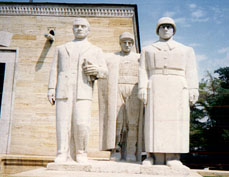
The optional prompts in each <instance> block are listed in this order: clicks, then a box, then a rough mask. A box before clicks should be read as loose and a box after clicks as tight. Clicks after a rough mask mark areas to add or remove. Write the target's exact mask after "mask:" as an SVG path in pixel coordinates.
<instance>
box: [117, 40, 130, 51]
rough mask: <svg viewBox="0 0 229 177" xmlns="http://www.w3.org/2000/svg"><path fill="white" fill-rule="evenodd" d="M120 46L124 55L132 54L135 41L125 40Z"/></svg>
mask: <svg viewBox="0 0 229 177" xmlns="http://www.w3.org/2000/svg"><path fill="white" fill-rule="evenodd" d="M120 46H121V48H122V51H123V52H124V53H130V51H131V49H132V47H133V41H132V40H131V39H123V40H121V41H120Z"/></svg>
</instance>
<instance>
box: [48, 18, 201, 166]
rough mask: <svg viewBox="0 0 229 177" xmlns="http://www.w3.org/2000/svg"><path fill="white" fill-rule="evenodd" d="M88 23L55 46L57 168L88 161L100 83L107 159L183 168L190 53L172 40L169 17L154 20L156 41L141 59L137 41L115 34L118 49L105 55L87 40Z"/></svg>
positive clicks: (192, 68)
mask: <svg viewBox="0 0 229 177" xmlns="http://www.w3.org/2000/svg"><path fill="white" fill-rule="evenodd" d="M89 32H90V24H89V22H88V21H87V19H85V18H76V19H75V21H74V23H73V33H74V36H75V39H74V40H73V41H71V42H68V43H66V44H63V45H61V46H58V47H57V48H56V52H55V57H54V60H53V63H52V67H51V72H50V79H49V85H48V99H49V101H50V103H51V104H52V105H54V104H56V135H57V156H56V159H55V163H69V162H70V163H71V162H74V161H76V162H78V163H87V160H88V159H87V147H88V137H89V130H90V117H91V104H92V94H93V85H94V82H95V80H97V79H98V93H99V117H100V118H99V121H100V127H99V130H100V149H101V150H105V151H111V156H110V160H115V161H120V160H126V161H129V162H134V161H137V160H138V161H141V156H142V152H146V154H147V157H146V158H145V159H143V162H142V163H143V164H144V165H153V164H167V165H168V166H183V164H182V163H181V162H180V160H179V154H180V153H187V152H189V122H190V120H189V105H190V104H194V103H195V102H196V101H197V99H198V78H197V66H196V59H195V54H194V51H193V49H192V48H191V47H188V46H185V45H183V44H181V43H178V42H176V41H174V40H173V35H174V34H175V33H176V25H175V23H174V20H173V19H171V18H169V17H162V18H160V19H159V21H158V24H157V27H156V34H157V35H158V36H159V40H158V41H156V42H155V43H153V44H152V45H149V46H146V47H145V48H144V49H143V50H142V52H141V56H140V54H137V53H135V52H133V51H132V47H133V46H134V41H135V39H134V36H133V35H132V34H131V33H129V32H124V33H122V34H121V35H120V38H119V43H120V47H121V51H120V52H117V53H114V54H113V53H112V54H104V53H103V52H102V50H101V49H100V48H98V47H96V46H94V45H92V44H91V43H90V42H88V39H87V36H88V34H89Z"/></svg>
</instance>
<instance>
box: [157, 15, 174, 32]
mask: <svg viewBox="0 0 229 177" xmlns="http://www.w3.org/2000/svg"><path fill="white" fill-rule="evenodd" d="M162 24H170V25H172V26H173V28H174V32H173V34H175V33H176V24H175V22H174V20H173V19H172V18H170V17H162V18H160V19H159V20H158V22H157V27H156V33H157V35H159V27H160V26H161V25H162Z"/></svg>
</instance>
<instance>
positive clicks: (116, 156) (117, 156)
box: [110, 105, 124, 161]
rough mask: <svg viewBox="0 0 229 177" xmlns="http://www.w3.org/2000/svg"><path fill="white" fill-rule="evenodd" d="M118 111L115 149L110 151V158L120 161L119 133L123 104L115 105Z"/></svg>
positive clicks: (120, 131)
mask: <svg viewBox="0 0 229 177" xmlns="http://www.w3.org/2000/svg"><path fill="white" fill-rule="evenodd" d="M117 110H118V113H117V119H116V132H115V134H116V139H115V149H113V150H112V151H111V156H110V160H113V161H120V160H121V147H120V145H121V138H122V137H121V133H122V127H123V114H124V112H123V106H122V105H121V106H118V107H117Z"/></svg>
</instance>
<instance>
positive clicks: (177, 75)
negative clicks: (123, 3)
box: [138, 17, 199, 166]
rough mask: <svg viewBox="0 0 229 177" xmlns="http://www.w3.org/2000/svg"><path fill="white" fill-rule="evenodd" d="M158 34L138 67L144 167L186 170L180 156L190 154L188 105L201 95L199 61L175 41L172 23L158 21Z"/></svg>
mask: <svg viewBox="0 0 229 177" xmlns="http://www.w3.org/2000/svg"><path fill="white" fill-rule="evenodd" d="M156 33H157V35H159V40H158V41H157V42H155V43H153V44H152V45H149V46H147V47H145V48H144V49H143V50H142V53H141V58H140V66H139V91H138V96H139V98H140V99H141V100H142V101H143V102H144V103H145V104H146V113H145V123H144V136H145V150H146V152H147V153H148V157H147V159H146V160H145V161H143V164H154V163H155V164H165V163H167V165H169V166H177V165H178V166H183V165H182V163H181V162H180V161H179V154H180V153H188V152H189V125H190V118H189V117H190V116H189V114H190V113H189V105H190V104H194V103H195V102H196V101H197V99H198V95H199V92H198V78H197V66H196V58H195V54H194V51H193V49H192V48H191V47H188V46H185V45H183V44H180V43H178V42H176V41H174V40H173V35H174V34H175V33H176V25H175V23H174V20H173V19H171V18H169V17H163V18H161V19H159V21H158V24H157V27H156Z"/></svg>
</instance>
